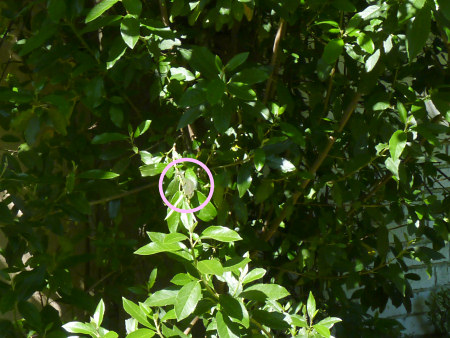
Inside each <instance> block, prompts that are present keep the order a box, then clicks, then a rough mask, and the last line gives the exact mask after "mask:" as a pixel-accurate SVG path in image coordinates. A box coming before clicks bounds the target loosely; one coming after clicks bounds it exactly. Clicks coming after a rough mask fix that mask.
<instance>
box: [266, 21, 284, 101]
mask: <svg viewBox="0 0 450 338" xmlns="http://www.w3.org/2000/svg"><path fill="white" fill-rule="evenodd" d="M285 30H286V21H285V20H284V19H283V18H281V19H280V25H279V26H278V30H277V34H276V35H275V40H274V42H273V49H272V51H273V53H272V60H271V62H270V65H271V66H272V72H271V73H270V77H269V79H268V80H267V84H266V91H265V93H264V100H263V103H264V104H266V103H267V101H268V100H269V99H270V97H271V96H272V91H273V89H272V83H273V82H274V79H275V77H276V73H277V71H278V55H279V52H280V42H281V38H282V37H283V35H284V32H285Z"/></svg>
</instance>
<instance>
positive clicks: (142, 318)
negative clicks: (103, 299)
mask: <svg viewBox="0 0 450 338" xmlns="http://www.w3.org/2000/svg"><path fill="white" fill-rule="evenodd" d="M122 303H123V309H124V310H125V312H126V313H128V314H129V315H130V316H131V317H133V318H134V319H136V320H137V321H138V322H139V323H140V324H142V325H144V326H146V327H149V328H153V325H152V324H150V323H149V321H148V319H147V314H146V313H145V312H144V311H143V310H142V309H141V307H140V306H139V305H137V304H135V303H133V302H132V301H131V300H128V299H126V298H124V297H122Z"/></svg>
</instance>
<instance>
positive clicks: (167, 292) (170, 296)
mask: <svg viewBox="0 0 450 338" xmlns="http://www.w3.org/2000/svg"><path fill="white" fill-rule="evenodd" d="M178 291H179V290H171V289H163V290H159V291H156V292H154V293H152V294H151V295H150V297H149V298H148V299H147V300H146V301H145V304H147V305H148V306H167V305H174V304H175V300H176V297H177V294H178Z"/></svg>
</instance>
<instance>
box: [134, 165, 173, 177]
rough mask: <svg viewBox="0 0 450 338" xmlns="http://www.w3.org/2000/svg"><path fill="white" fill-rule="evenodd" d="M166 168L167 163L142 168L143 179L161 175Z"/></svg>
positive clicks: (140, 168)
mask: <svg viewBox="0 0 450 338" xmlns="http://www.w3.org/2000/svg"><path fill="white" fill-rule="evenodd" d="M165 167H167V163H153V164H147V165H143V166H140V167H139V170H140V171H141V175H142V176H143V177H147V176H155V175H158V174H161V173H162V172H163V170H164V168H165Z"/></svg>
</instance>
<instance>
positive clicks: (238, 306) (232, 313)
mask: <svg viewBox="0 0 450 338" xmlns="http://www.w3.org/2000/svg"><path fill="white" fill-rule="evenodd" d="M219 303H220V306H221V307H222V308H223V310H224V311H225V313H226V314H227V315H228V317H230V319H231V320H232V321H234V322H237V323H240V324H242V325H243V326H244V327H245V328H247V329H248V328H249V326H250V317H249V315H248V311H247V309H246V307H245V305H244V303H243V302H242V300H240V299H237V298H234V297H232V296H231V295H229V294H221V295H220V296H219Z"/></svg>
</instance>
